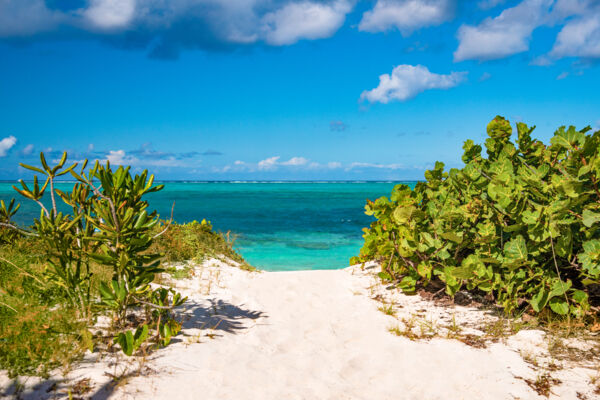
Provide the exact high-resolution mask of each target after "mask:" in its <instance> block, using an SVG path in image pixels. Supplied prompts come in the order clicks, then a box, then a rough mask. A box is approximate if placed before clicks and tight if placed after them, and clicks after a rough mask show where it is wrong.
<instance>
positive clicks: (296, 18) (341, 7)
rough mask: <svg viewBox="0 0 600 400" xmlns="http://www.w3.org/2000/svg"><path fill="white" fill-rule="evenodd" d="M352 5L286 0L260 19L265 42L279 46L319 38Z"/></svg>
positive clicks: (340, 21) (341, 1)
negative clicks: (283, 4) (281, 5)
mask: <svg viewBox="0 0 600 400" xmlns="http://www.w3.org/2000/svg"><path fill="white" fill-rule="evenodd" d="M351 9H352V5H351V4H350V3H349V1H347V0H336V1H335V2H333V3H331V4H326V3H319V2H311V1H302V2H294V3H288V4H286V5H285V6H283V7H282V8H280V9H278V10H276V11H273V12H270V13H268V14H266V15H265V16H264V17H263V18H262V24H263V27H262V30H263V33H262V35H263V37H264V38H265V41H266V42H267V43H269V44H272V45H276V46H280V45H286V44H292V43H296V42H297V41H299V40H301V39H322V38H327V37H330V36H332V35H333V34H334V33H335V32H336V31H337V30H338V29H339V28H340V27H341V26H342V24H343V23H344V20H345V19H346V14H347V13H348V12H350V10H351Z"/></svg>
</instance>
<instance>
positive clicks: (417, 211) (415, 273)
mask: <svg viewBox="0 0 600 400" xmlns="http://www.w3.org/2000/svg"><path fill="white" fill-rule="evenodd" d="M534 129H535V127H531V128H530V127H528V126H527V125H525V124H524V123H518V124H517V138H516V141H515V142H512V141H511V136H512V127H511V125H510V123H509V121H507V120H505V119H504V118H502V117H499V116H498V117H496V118H495V119H493V120H492V121H491V122H490V123H489V125H488V127H487V133H488V136H489V138H488V139H487V140H486V142H485V149H486V156H484V155H482V150H483V148H482V146H480V145H476V144H475V143H474V142H473V141H472V140H467V141H466V142H465V144H464V146H463V149H464V154H463V156H462V160H463V162H464V163H465V165H464V167H463V168H461V169H456V168H453V169H450V170H449V171H444V164H443V163H441V162H437V163H436V164H435V168H434V169H433V170H429V171H427V172H426V173H425V178H426V181H425V182H419V183H418V184H417V185H416V187H415V188H414V190H411V189H410V188H409V187H408V186H406V185H398V186H396V187H395V188H394V190H393V191H392V194H391V197H390V198H389V199H388V198H386V197H382V198H379V199H377V200H375V201H367V205H366V207H365V208H366V213H367V214H368V215H372V216H374V217H375V218H376V221H375V222H373V223H372V224H371V226H370V228H365V230H364V231H365V233H364V239H365V242H364V245H363V248H362V249H361V251H360V255H359V256H358V257H354V258H353V259H352V260H351V262H352V263H356V262H365V261H368V260H373V259H375V260H379V261H380V262H381V265H382V271H381V273H380V276H381V278H383V279H385V280H389V281H394V282H396V283H397V285H398V286H399V287H400V288H402V290H404V291H405V292H407V293H414V292H415V290H416V288H417V285H423V286H425V285H428V284H429V283H431V282H432V281H441V282H442V283H443V284H444V285H445V288H446V293H447V294H449V295H451V296H453V295H454V294H455V293H457V291H459V290H460V289H461V288H466V289H468V290H471V291H480V292H482V293H483V294H488V295H489V296H492V297H493V298H494V299H495V300H496V301H497V302H498V303H499V304H500V305H501V306H502V307H503V308H504V310H505V311H506V312H507V313H509V314H510V313H513V312H515V311H517V310H521V309H523V308H527V309H528V310H530V311H531V312H535V313H540V312H548V310H551V312H552V313H554V314H558V315H565V316H576V317H582V316H584V315H586V314H587V313H588V312H589V311H590V301H592V300H596V299H593V298H591V297H590V296H591V295H592V294H593V293H594V289H595V288H598V285H600V188H599V180H600V153H599V149H600V131H598V132H595V133H594V134H588V132H589V131H590V128H589V127H587V128H584V129H582V130H577V129H576V128H575V127H573V126H571V127H569V128H565V127H560V128H559V129H558V130H557V131H556V132H555V134H554V136H553V137H552V139H551V140H550V144H549V145H546V144H544V143H542V142H541V141H539V140H537V139H533V138H532V137H531V133H532V132H533V130H534Z"/></svg>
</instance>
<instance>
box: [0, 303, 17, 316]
mask: <svg viewBox="0 0 600 400" xmlns="http://www.w3.org/2000/svg"><path fill="white" fill-rule="evenodd" d="M0 305H3V306H4V307H6V308H9V309H11V310H13V311H14V312H16V313H17V314H18V313H19V312H18V311H17V310H15V309H14V308H12V307H11V306H9V305H8V304H6V303H4V302H2V301H0Z"/></svg>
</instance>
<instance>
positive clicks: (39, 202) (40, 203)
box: [34, 200, 50, 218]
mask: <svg viewBox="0 0 600 400" xmlns="http://www.w3.org/2000/svg"><path fill="white" fill-rule="evenodd" d="M34 201H35V202H36V203H37V204H38V206H40V207H41V208H42V210H44V214H46V217H48V218H50V213H49V212H48V209H46V207H44V205H43V204H42V202H41V201H39V200H34Z"/></svg>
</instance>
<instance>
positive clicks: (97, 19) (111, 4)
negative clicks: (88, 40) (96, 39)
mask: <svg viewBox="0 0 600 400" xmlns="http://www.w3.org/2000/svg"><path fill="white" fill-rule="evenodd" d="M135 5H136V0H91V1H90V5H89V6H88V8H87V9H86V10H85V11H84V12H83V15H84V16H85V18H87V19H88V20H89V21H90V23H91V25H92V26H95V27H98V28H100V29H119V28H123V27H126V26H127V25H129V23H130V22H131V21H132V19H133V17H134V15H135Z"/></svg>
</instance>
